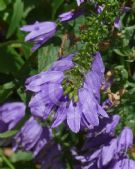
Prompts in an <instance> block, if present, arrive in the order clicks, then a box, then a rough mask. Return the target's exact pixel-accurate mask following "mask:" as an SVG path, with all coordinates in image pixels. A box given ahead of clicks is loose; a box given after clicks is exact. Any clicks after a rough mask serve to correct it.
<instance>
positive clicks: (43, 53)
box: [38, 44, 58, 72]
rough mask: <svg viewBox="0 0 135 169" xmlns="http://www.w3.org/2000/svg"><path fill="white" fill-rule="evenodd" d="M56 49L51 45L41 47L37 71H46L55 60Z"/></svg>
mask: <svg viewBox="0 0 135 169" xmlns="http://www.w3.org/2000/svg"><path fill="white" fill-rule="evenodd" d="M57 55H58V47H56V46H53V44H51V45H49V46H46V47H43V48H41V49H40V50H39V52H38V71H39V72H40V71H43V70H46V69H47V68H48V67H50V66H51V64H52V63H53V62H54V61H55V60H56V59H57Z"/></svg>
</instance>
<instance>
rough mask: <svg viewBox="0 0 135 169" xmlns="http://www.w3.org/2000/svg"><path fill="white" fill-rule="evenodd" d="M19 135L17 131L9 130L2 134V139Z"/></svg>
mask: <svg viewBox="0 0 135 169" xmlns="http://www.w3.org/2000/svg"><path fill="white" fill-rule="evenodd" d="M16 133H17V130H9V131H7V132H4V133H0V138H9V137H12V136H14V135H15V134H16Z"/></svg>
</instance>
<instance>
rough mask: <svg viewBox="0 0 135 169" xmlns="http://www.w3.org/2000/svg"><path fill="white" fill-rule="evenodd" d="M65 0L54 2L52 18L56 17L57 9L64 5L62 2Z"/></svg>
mask: <svg viewBox="0 0 135 169" xmlns="http://www.w3.org/2000/svg"><path fill="white" fill-rule="evenodd" d="M63 2H64V0H55V1H53V2H52V8H53V10H52V18H54V17H55V15H56V12H57V10H58V9H59V7H60V6H61V5H62V3H63Z"/></svg>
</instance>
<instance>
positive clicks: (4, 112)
mask: <svg viewBox="0 0 135 169" xmlns="http://www.w3.org/2000/svg"><path fill="white" fill-rule="evenodd" d="M25 108H26V106H25V105H24V103H22V102H12V103H5V104H4V105H2V106H1V107H0V132H4V131H6V130H11V129H13V128H14V127H15V126H16V125H17V124H18V122H19V121H20V120H21V119H22V118H23V117H24V115H25Z"/></svg>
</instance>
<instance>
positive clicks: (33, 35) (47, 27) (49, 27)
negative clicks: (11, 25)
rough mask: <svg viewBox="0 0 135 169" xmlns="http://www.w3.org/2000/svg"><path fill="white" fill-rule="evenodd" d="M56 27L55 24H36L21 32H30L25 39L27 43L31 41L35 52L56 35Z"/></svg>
mask: <svg viewBox="0 0 135 169" xmlns="http://www.w3.org/2000/svg"><path fill="white" fill-rule="evenodd" d="M56 27H57V26H56V23H55V22H35V23H34V24H32V25H25V26H23V27H21V28H20V30H22V31H24V32H30V33H29V34H28V35H27V36H26V37H25V41H29V42H32V43H33V44H34V45H33V48H32V51H33V52H34V51H35V50H37V49H38V48H39V47H40V46H41V45H43V44H44V43H45V42H47V41H48V40H49V39H50V38H52V37H53V36H54V35H55V32H56Z"/></svg>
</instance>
